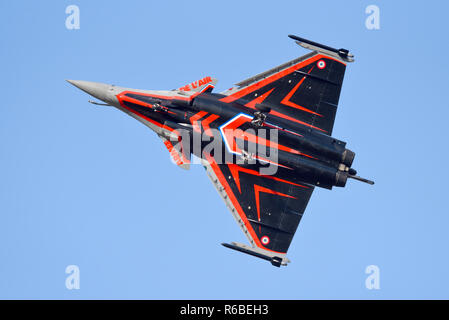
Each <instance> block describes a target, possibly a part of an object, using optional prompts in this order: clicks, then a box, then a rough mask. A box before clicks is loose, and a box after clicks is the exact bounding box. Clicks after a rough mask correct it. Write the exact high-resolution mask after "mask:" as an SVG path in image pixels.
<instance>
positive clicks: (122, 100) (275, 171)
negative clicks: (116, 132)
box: [67, 35, 374, 267]
mask: <svg viewBox="0 0 449 320" xmlns="http://www.w3.org/2000/svg"><path fill="white" fill-rule="evenodd" d="M289 37H290V38H292V39H293V40H295V42H296V43H297V44H298V45H300V46H302V47H304V48H306V49H309V50H311V52H310V53H308V54H306V55H304V56H302V57H299V58H297V59H294V60H291V61H289V62H287V63H284V64H282V65H280V66H278V67H276V68H273V69H271V70H268V71H265V72H263V73H260V74H258V75H256V76H253V77H251V78H249V79H246V80H243V81H241V82H239V83H237V84H236V85H235V86H234V87H232V88H230V89H228V90H226V91H223V92H220V93H213V92H212V90H213V88H214V85H215V84H216V83H217V80H216V79H214V78H211V77H205V78H203V79H201V80H198V81H195V82H192V83H190V84H188V85H185V86H183V87H181V88H179V89H174V90H167V91H154V90H139V89H130V88H123V87H118V86H115V85H109V84H103V83H97V82H89V81H78V80H67V81H68V82H69V83H71V84H72V85H74V86H76V87H78V88H79V89H81V90H83V91H85V92H86V93H88V94H89V95H91V96H93V97H95V98H97V99H99V100H101V102H95V101H89V102H91V103H94V104H97V105H107V106H114V107H116V108H118V109H119V110H121V111H123V112H125V113H127V114H128V115H130V116H131V117H133V118H135V119H137V120H139V121H140V122H142V123H143V124H144V125H146V126H148V127H149V128H150V129H152V130H153V131H154V132H156V134H157V135H158V136H159V137H160V138H161V140H162V142H163V143H164V145H165V146H166V147H167V149H168V151H169V153H170V155H171V158H172V161H173V162H174V163H176V164H177V165H178V166H180V167H181V168H184V169H188V168H189V167H190V164H191V163H193V161H198V162H200V163H201V164H202V165H203V166H204V167H205V169H206V172H207V174H208V176H209V178H210V180H211V181H212V184H213V185H214V186H215V188H216V189H217V191H218V193H219V194H220V196H221V197H222V199H223V200H224V202H225V203H226V205H227V206H228V208H229V210H230V211H231V213H232V215H233V217H234V218H235V220H236V221H237V223H238V225H239V226H240V228H241V229H242V231H243V232H244V234H245V235H246V236H247V238H248V240H249V243H250V245H245V244H241V243H236V242H232V243H223V245H224V246H225V247H228V248H231V249H234V250H237V251H240V252H243V253H247V254H250V255H253V256H256V257H259V258H262V259H265V260H268V261H270V262H271V264H272V265H274V266H276V267H279V266H281V265H287V263H289V262H290V260H289V259H288V258H287V256H286V253H287V250H288V248H289V246H290V243H291V242H292V239H293V235H294V234H295V232H296V229H297V227H298V224H299V222H300V220H301V217H302V215H303V214H304V210H305V209H306V206H307V203H308V202H309V199H310V196H311V195H312V192H313V190H314V188H315V187H321V188H326V189H332V187H334V186H335V187H344V186H345V185H346V181H347V179H348V178H351V179H355V180H358V181H362V182H366V183H369V184H374V182H373V181H370V180H367V179H364V178H361V177H359V176H357V172H356V170H354V169H353V168H352V167H351V166H352V163H353V160H354V157H355V153H354V152H353V151H351V150H349V149H347V148H346V142H343V141H341V140H338V139H336V138H333V137H332V128H333V126H334V119H335V115H336V112H337V106H338V100H339V96H340V90H341V87H342V83H343V77H344V74H345V69H346V64H347V63H349V62H353V61H354V56H353V55H352V54H351V53H349V51H348V50H346V49H335V48H332V47H329V46H326V45H322V44H319V43H316V42H313V41H310V40H306V39H303V38H300V37H297V36H292V35H290V36H289ZM192 155H194V156H195V157H192Z"/></svg>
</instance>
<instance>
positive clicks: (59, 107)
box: [0, 0, 449, 299]
mask: <svg viewBox="0 0 449 320" xmlns="http://www.w3.org/2000/svg"><path fill="white" fill-rule="evenodd" d="M71 4H75V5H78V7H79V8H80V13H81V16H80V18H81V19H80V29H79V30H68V29H66V27H65V19H66V16H67V15H66V13H65V8H66V7H67V6H68V5H71ZM370 4H375V5H378V7H379V8H380V30H368V29H367V28H366V27H365V19H366V17H367V15H366V14H365V8H366V7H367V6H368V5H370ZM448 10H449V5H448V4H447V2H444V1H430V2H426V3H413V2H410V1H394V2H393V1H346V2H345V5H341V3H337V2H335V1H313V2H311V1H246V2H241V1H231V0H230V1H225V2H218V1H217V2H211V1H195V2H184V1H183V2H181V1H179V2H176V1H157V2H156V1H57V2H56V1H39V2H37V1H2V2H0V26H1V27H0V34H1V39H2V49H1V50H0V61H1V62H0V63H1V75H2V76H1V77H0V84H1V88H2V91H3V94H2V103H1V107H0V243H1V244H0V298H21V299H22V298H38V299H44V298H56V299H80V298H84V299H94V298H101V299H108V298H112V299H120V298H123V299H231V298H232V299H320V298H323V299H337V298H338V299H350V298H355V299H381V298H383V299H393V298H402V299H410V298H412V299H415V298H424V299H428V298H446V299H447V298H449V273H448V272H447V271H448V270H449V252H448V251H449V250H448V245H449V234H448V231H447V230H448V227H449V210H448V204H447V199H446V197H447V191H448V186H447V181H448V179H449V175H448V169H447V164H446V162H447V159H448V158H449V152H448V141H447V122H448V120H447V119H448V117H449V111H448V107H449V106H448V102H447V98H446V97H445V94H446V93H447V91H448V78H447V75H448V74H449V65H448V63H447V61H446V58H445V57H444V54H445V53H446V52H448V50H449V46H448V43H447V41H446V38H447V33H448V31H449V30H448V26H447V21H446V20H447V12H448ZM287 34H297V35H299V36H303V37H305V38H309V39H312V40H315V41H318V42H322V43H325V44H328V45H330V46H334V47H338V48H340V47H344V48H348V49H350V50H351V51H352V52H353V53H354V55H355V58H356V62H355V63H353V64H350V65H349V66H348V68H347V72H346V77H345V81H344V85H343V90H342V94H341V97H340V104H339V111H338V114H337V118H336V124H335V127H334V136H335V137H336V138H338V139H341V140H344V141H347V142H348V147H349V148H350V149H352V150H354V151H355V152H356V153H357V156H356V159H355V162H354V167H355V168H356V169H357V170H358V171H359V173H360V174H361V175H362V176H366V177H368V178H372V179H374V180H375V181H376V184H375V185H374V186H373V187H371V186H369V185H365V184H362V183H357V182H355V181H350V182H348V184H347V186H346V188H343V189H341V188H336V189H334V190H333V191H328V190H324V189H317V190H316V191H315V192H314V194H313V195H312V199H311V201H310V204H309V206H308V208H307V210H306V213H305V215H304V218H303V220H302V221H301V224H300V226H299V228H298V232H297V233H296V235H295V238H294V240H293V242H292V245H291V247H290V250H289V252H288V256H289V258H290V259H291V260H292V263H291V264H290V265H289V266H288V267H286V268H280V269H278V268H273V267H272V266H271V265H270V264H269V263H267V262H265V261H262V260H259V259H256V258H252V257H249V256H246V255H243V254H240V253H237V252H233V251H231V250H228V249H225V248H223V247H222V246H220V243H221V242H230V241H238V242H245V241H246V239H245V238H244V235H243V234H242V233H241V231H240V229H239V227H238V226H237V224H236V223H235V221H234V220H233V218H232V216H231V214H230V213H229V212H228V211H227V208H226V207H225V205H224V203H222V201H221V199H220V197H219V195H218V194H217V192H216V191H215V189H214V188H213V187H212V185H211V183H210V181H209V180H208V178H207V176H206V174H205V172H204V169H203V168H202V167H200V166H193V168H192V169H191V170H190V171H188V172H187V171H183V170H181V169H179V168H177V167H176V166H174V165H173V164H172V163H171V162H170V160H169V155H168V152H167V151H166V149H165V147H164V146H163V145H162V143H161V142H160V141H159V138H157V136H156V135H155V134H154V133H152V132H151V131H150V130H149V129H148V128H146V127H144V126H143V125H141V124H140V123H138V122H136V121H135V120H134V119H132V118H130V117H128V116H126V115H125V114H123V113H120V112H119V111H118V110H115V109H112V108H102V107H97V106H93V105H91V104H88V103H87V100H88V99H89V97H88V96H87V95H86V94H84V93H83V92H81V91H79V90H77V89H76V88H74V87H72V86H70V85H69V84H68V83H66V82H65V81H64V79H80V80H90V81H98V82H107V83H114V84H116V85H121V86H126V87H132V88H142V89H172V88H176V87H180V86H181V85H184V84H186V83H189V82H191V81H193V80H197V79H199V78H202V77H203V76H207V75H210V76H213V77H216V78H218V79H219V81H220V82H219V83H218V85H217V87H216V90H217V91H221V90H224V89H227V88H229V87H230V86H231V85H232V84H233V83H235V82H238V81H239V80H242V79H245V78H247V77H249V76H252V75H254V74H257V73H259V72H262V71H264V70H266V69H268V68H271V67H274V66H276V65H278V64H280V63H283V62H286V61H288V60H290V59H293V58H295V57H297V56H300V55H303V54H305V53H307V51H306V50H304V49H302V48H299V47H298V46H296V45H295V44H294V43H293V41H291V40H290V39H288V38H287ZM68 265H77V266H79V268H80V289H79V290H67V289H66V287H65V280H66V277H67V274H66V273H65V268H66V266H68ZM368 265H377V266H378V267H379V269H380V290H368V289H367V288H366V287H365V279H366V277H367V274H365V268H366V267H367V266H368Z"/></svg>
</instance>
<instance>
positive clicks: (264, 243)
mask: <svg viewBox="0 0 449 320" xmlns="http://www.w3.org/2000/svg"><path fill="white" fill-rule="evenodd" d="M260 241H261V242H262V244H263V245H264V246H266V245H267V244H269V243H270V238H268V237H267V236H263V237H262V238H260Z"/></svg>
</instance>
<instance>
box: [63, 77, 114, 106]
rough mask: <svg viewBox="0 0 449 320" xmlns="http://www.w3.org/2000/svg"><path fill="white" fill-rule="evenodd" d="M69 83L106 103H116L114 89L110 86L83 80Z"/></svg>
mask: <svg viewBox="0 0 449 320" xmlns="http://www.w3.org/2000/svg"><path fill="white" fill-rule="evenodd" d="M67 82H68V83H70V84H72V85H74V86H75V87H77V88H78V89H81V90H83V91H84V92H86V93H87V94H90V95H91V96H93V97H95V98H97V99H99V100H102V101H104V102H106V103H109V104H113V103H114V102H116V101H115V100H116V98H115V95H114V91H115V90H114V87H113V86H111V85H109V84H105V83H99V82H92V81H83V80H67Z"/></svg>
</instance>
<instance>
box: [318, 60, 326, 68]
mask: <svg viewBox="0 0 449 320" xmlns="http://www.w3.org/2000/svg"><path fill="white" fill-rule="evenodd" d="M316 65H317V67H318V69H324V68H326V62H324V60H320V61H318V62H317V64H316Z"/></svg>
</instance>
